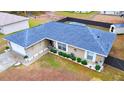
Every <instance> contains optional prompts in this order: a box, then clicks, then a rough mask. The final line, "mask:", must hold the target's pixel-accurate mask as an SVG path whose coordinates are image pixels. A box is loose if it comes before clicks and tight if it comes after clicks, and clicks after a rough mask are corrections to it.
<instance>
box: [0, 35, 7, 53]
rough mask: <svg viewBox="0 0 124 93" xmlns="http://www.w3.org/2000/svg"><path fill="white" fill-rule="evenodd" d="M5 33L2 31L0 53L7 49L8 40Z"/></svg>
mask: <svg viewBox="0 0 124 93" xmlns="http://www.w3.org/2000/svg"><path fill="white" fill-rule="evenodd" d="M4 36H5V35H3V34H1V33H0V53H3V52H4V50H5V46H7V41H5V40H4V39H3V38H4Z"/></svg>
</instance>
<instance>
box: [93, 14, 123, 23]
mask: <svg viewBox="0 0 124 93" xmlns="http://www.w3.org/2000/svg"><path fill="white" fill-rule="evenodd" d="M92 20H94V21H100V22H107V23H124V18H121V17H119V16H109V15H96V16H94V18H93V19H92Z"/></svg>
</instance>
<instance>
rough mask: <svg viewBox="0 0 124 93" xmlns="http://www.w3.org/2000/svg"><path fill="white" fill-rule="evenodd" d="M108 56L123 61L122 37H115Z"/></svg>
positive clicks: (123, 38) (123, 46)
mask: <svg viewBox="0 0 124 93" xmlns="http://www.w3.org/2000/svg"><path fill="white" fill-rule="evenodd" d="M110 55H112V56H114V57H117V58H119V59H122V60H124V35H117V38H116V40H115V42H114V44H113V47H112V50H111V52H110Z"/></svg>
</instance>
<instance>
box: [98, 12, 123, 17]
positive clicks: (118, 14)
mask: <svg viewBox="0 0 124 93" xmlns="http://www.w3.org/2000/svg"><path fill="white" fill-rule="evenodd" d="M100 13H101V14H105V15H116V16H124V11H101V12H100Z"/></svg>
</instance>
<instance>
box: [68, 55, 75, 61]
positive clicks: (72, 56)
mask: <svg viewBox="0 0 124 93" xmlns="http://www.w3.org/2000/svg"><path fill="white" fill-rule="evenodd" d="M68 58H70V59H71V60H74V61H75V60H76V57H75V56H74V55H73V54H68Z"/></svg>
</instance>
